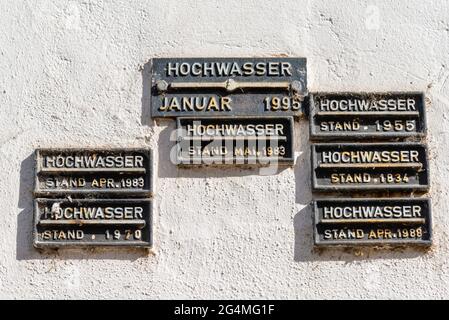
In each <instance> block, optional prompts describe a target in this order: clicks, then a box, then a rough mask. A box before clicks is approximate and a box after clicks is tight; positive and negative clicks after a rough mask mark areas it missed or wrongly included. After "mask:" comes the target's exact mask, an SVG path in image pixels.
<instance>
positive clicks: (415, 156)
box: [312, 143, 429, 192]
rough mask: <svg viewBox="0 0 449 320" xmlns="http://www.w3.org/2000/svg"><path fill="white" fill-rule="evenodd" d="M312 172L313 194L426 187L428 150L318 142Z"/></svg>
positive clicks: (417, 146) (410, 146)
mask: <svg viewBox="0 0 449 320" xmlns="http://www.w3.org/2000/svg"><path fill="white" fill-rule="evenodd" d="M312 169H313V172H312V185H313V189H314V190H315V191H349V190H351V191H357V190H363V191H377V192H379V191H393V190H410V191H411V190H416V191H425V190H427V189H428V188H429V172H428V170H429V169H428V160H427V148H426V146H425V145H424V144H419V143H370V144H363V143H317V144H313V145H312Z"/></svg>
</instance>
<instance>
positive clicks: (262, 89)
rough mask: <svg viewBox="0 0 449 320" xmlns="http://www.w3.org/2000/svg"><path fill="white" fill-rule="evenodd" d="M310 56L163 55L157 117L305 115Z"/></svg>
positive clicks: (154, 95) (158, 62)
mask: <svg viewBox="0 0 449 320" xmlns="http://www.w3.org/2000/svg"><path fill="white" fill-rule="evenodd" d="M306 76H307V72H306V59H305V58H287V57H285V58H284V57H282V58H157V59H153V60H152V79H151V86H152V87H151V116H152V117H153V118H161V117H162V118H163V117H179V116H215V117H217V116H259V115H266V116H267V115H278V116H301V115H302V114H303V110H302V101H303V99H304V97H305V96H306V94H307V80H306Z"/></svg>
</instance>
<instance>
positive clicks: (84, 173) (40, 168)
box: [35, 149, 152, 197]
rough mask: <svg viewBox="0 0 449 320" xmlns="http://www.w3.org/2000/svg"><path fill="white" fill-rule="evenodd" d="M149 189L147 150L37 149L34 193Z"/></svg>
mask: <svg viewBox="0 0 449 320" xmlns="http://www.w3.org/2000/svg"><path fill="white" fill-rule="evenodd" d="M151 192H152V190H151V152H150V151H149V150H142V149H102V150H90V149H89V150H88V149H38V150H36V181H35V195H36V196H65V195H72V196H76V195H95V197H100V196H112V195H119V196H150V195H151Z"/></svg>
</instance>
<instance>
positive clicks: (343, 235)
mask: <svg viewBox="0 0 449 320" xmlns="http://www.w3.org/2000/svg"><path fill="white" fill-rule="evenodd" d="M313 209H314V240H315V245H317V246H328V245H346V246H354V245H355V246H357V245H376V246H393V245H431V244H432V225H431V210H430V200H429V199H425V198H389V199H369V198H366V199H323V200H315V201H314V203H313Z"/></svg>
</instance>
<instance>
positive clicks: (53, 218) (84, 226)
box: [34, 198, 152, 248]
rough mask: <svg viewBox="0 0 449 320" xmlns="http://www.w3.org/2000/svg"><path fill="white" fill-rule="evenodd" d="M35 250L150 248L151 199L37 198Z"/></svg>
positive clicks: (35, 208) (35, 209)
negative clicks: (57, 248) (45, 248)
mask: <svg viewBox="0 0 449 320" xmlns="http://www.w3.org/2000/svg"><path fill="white" fill-rule="evenodd" d="M34 206H35V207H34V219H35V223H34V245H35V247H38V248H42V247H84V246H127V247H151V244H152V231H151V223H152V212H151V202H150V200H149V199H75V200H68V199H42V198H40V199H36V200H35V204H34Z"/></svg>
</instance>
